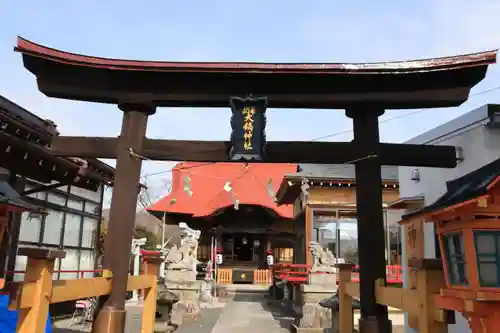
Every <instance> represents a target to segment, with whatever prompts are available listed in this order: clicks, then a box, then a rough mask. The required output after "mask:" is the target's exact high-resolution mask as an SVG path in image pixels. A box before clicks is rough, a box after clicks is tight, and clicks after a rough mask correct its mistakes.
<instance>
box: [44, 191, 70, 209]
mask: <svg viewBox="0 0 500 333" xmlns="http://www.w3.org/2000/svg"><path fill="white" fill-rule="evenodd" d="M47 201H49V202H52V203H54V204H56V205H60V206H64V205H65V204H66V197H65V196H64V195H60V194H56V193H52V192H49V193H48V194H47Z"/></svg>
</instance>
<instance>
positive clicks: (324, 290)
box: [295, 274, 337, 331]
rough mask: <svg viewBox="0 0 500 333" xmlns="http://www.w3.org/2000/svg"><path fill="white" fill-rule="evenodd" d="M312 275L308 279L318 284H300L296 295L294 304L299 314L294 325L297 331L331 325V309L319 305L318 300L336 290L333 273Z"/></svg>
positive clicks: (329, 295) (329, 326)
mask: <svg viewBox="0 0 500 333" xmlns="http://www.w3.org/2000/svg"><path fill="white" fill-rule="evenodd" d="M313 276H314V275H311V279H310V281H311V282H313V281H314V282H316V283H318V284H309V285H302V286H301V288H300V292H299V295H298V296H299V297H298V299H297V303H296V304H297V307H298V311H299V312H300V315H299V318H298V320H296V322H295V326H296V328H297V330H299V331H300V330H302V331H310V330H311V329H325V328H331V327H332V313H331V310H330V309H325V308H323V307H321V306H320V305H319V302H320V301H322V300H324V299H325V298H328V297H331V296H332V295H333V294H334V293H335V292H336V291H337V285H336V278H335V274H322V276H321V275H319V274H318V275H317V276H314V277H313ZM332 281H333V283H331V282H332ZM319 282H322V283H319Z"/></svg>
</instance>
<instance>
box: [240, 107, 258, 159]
mask: <svg viewBox="0 0 500 333" xmlns="http://www.w3.org/2000/svg"><path fill="white" fill-rule="evenodd" d="M242 113H243V131H244V133H245V134H243V139H244V140H245V141H244V142H243V149H245V150H251V149H253V147H252V138H253V116H254V114H255V107H250V106H246V107H244V108H243V111H242Z"/></svg>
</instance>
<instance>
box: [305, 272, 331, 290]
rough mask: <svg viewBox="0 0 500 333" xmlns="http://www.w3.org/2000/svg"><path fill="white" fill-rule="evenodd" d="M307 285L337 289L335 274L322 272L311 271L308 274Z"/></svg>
mask: <svg viewBox="0 0 500 333" xmlns="http://www.w3.org/2000/svg"><path fill="white" fill-rule="evenodd" d="M309 285H311V286H321V287H324V288H327V289H334V290H337V274H336V273H323V272H321V273H311V275H310V276H309Z"/></svg>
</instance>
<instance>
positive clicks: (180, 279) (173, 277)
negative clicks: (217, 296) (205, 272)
mask: <svg viewBox="0 0 500 333" xmlns="http://www.w3.org/2000/svg"><path fill="white" fill-rule="evenodd" d="M165 282H166V283H169V282H172V283H174V284H175V283H194V282H196V271H188V270H176V269H169V270H167V271H166V273H165Z"/></svg>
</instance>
